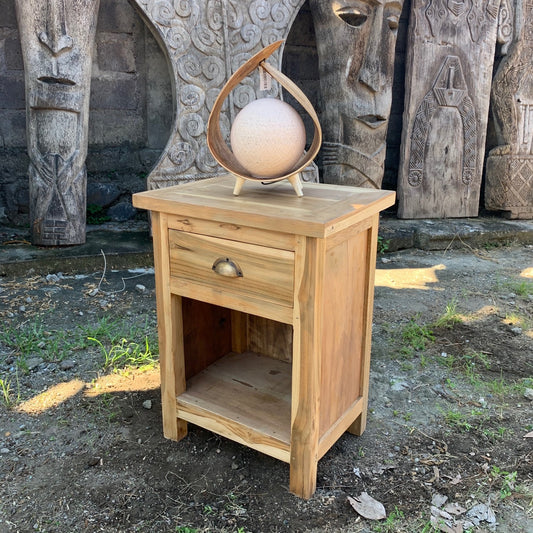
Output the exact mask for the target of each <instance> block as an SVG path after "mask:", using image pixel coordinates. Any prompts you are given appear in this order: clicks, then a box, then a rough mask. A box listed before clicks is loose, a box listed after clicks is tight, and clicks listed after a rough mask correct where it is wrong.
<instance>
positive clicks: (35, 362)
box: [26, 357, 43, 370]
mask: <svg viewBox="0 0 533 533" xmlns="http://www.w3.org/2000/svg"><path fill="white" fill-rule="evenodd" d="M42 362H43V360H42V359H41V358H40V357H31V358H30V359H28V360H27V361H26V365H27V366H28V370H34V369H35V368H37V367H38V366H39V365H40V364H41V363H42Z"/></svg>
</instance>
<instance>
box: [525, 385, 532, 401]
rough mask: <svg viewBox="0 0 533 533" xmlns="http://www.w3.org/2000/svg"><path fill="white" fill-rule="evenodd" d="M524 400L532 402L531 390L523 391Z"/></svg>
mask: <svg viewBox="0 0 533 533" xmlns="http://www.w3.org/2000/svg"><path fill="white" fill-rule="evenodd" d="M524 398H527V399H528V400H531V401H533V389H530V388H527V389H526V390H525V391H524Z"/></svg>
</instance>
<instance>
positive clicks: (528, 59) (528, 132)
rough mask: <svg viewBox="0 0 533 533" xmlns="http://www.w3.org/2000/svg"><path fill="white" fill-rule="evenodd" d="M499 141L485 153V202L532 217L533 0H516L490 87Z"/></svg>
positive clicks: (518, 215)
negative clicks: (511, 29) (511, 32)
mask: <svg viewBox="0 0 533 533" xmlns="http://www.w3.org/2000/svg"><path fill="white" fill-rule="evenodd" d="M492 111H493V116H494V122H495V129H496V135H497V141H498V146H497V147H496V148H494V149H493V150H491V151H490V153H489V157H488V159H487V171H486V184H485V206H486V207H487V209H492V210H502V211H506V212H507V214H508V215H509V217H510V218H528V219H531V218H533V0H517V2H516V15H515V38H514V40H513V42H512V44H511V46H510V49H509V53H508V55H507V56H506V57H505V58H504V59H503V60H502V62H501V64H500V66H499V68H498V71H497V72H496V75H495V76H494V82H493V88H492Z"/></svg>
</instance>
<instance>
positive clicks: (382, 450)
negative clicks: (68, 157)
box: [0, 246, 533, 533]
mask: <svg viewBox="0 0 533 533" xmlns="http://www.w3.org/2000/svg"><path fill="white" fill-rule="evenodd" d="M50 274H51V275H48V276H32V275H29V276H26V277H21V278H16V279H6V278H3V279H0V323H1V324H2V326H1V330H0V400H1V404H0V476H1V477H0V480H1V482H0V531H1V532H6V533H7V532H16V531H20V532H29V531H43V532H44V531H49V532H52V531H53V532H61V533H72V532H78V531H79V532H97V531H104V532H133V531H140V532H154V531H157V532H181V533H193V532H204V531H209V532H232V533H233V532H234V533H237V532H239V533H244V532H254V533H262V532H278V531H279V532H282V531H290V532H300V531H302V532H303V531H310V532H327V531H329V532H390V533H392V532H430V531H451V532H462V531H465V532H466V531H470V532H484V531H498V532H508V533H519V532H528V533H530V532H532V531H533V438H532V431H533V416H532V415H533V247H531V246H507V247H503V248H494V249H490V250H472V249H464V250H447V251H438V252H425V251H419V250H410V251H403V252H396V253H393V254H383V255H380V256H379V257H378V263H377V275H376V294H375V310H374V327H373V347H372V367H371V383H370V403H369V418H368V425H367V430H366V432H365V433H364V435H363V436H361V437H355V436H352V435H348V434H346V435H344V436H343V437H342V438H341V439H340V440H339V441H338V442H337V443H336V444H335V445H334V446H333V447H332V449H331V450H330V451H329V452H328V453H327V454H326V455H325V456H324V457H323V458H322V459H321V460H320V462H319V468H318V480H317V487H318V488H317V491H316V493H315V495H314V496H313V497H312V498H311V499H310V500H308V501H305V500H302V499H299V498H297V497H295V496H293V495H292V494H291V493H290V492H289V490H288V483H289V468H288V465H286V464H284V463H281V462H279V461H277V460H275V459H272V458H270V457H267V456H265V455H262V454H261V453H259V452H255V451H253V450H250V449H247V448H246V447H244V446H241V445H239V444H236V443H234V442H231V441H229V440H226V439H224V438H221V437H219V436H217V435H214V434H212V433H209V432H207V431H205V430H203V429H200V428H198V427H195V426H193V425H190V430H189V435H188V436H187V437H186V438H185V439H184V440H183V441H181V442H179V443H176V442H171V441H168V440H165V439H164V438H163V436H162V433H161V413H160V399H159V390H158V368H157V363H155V364H151V365H147V367H146V368H137V369H128V370H119V369H118V367H119V366H120V362H119V361H111V359H112V358H113V356H114V355H116V354H118V353H119V352H118V350H116V351H115V349H113V348H112V346H113V345H116V343H117V342H118V343H119V344H120V339H122V338H125V339H127V341H126V346H130V352H134V351H135V349H134V347H136V346H141V347H142V346H145V344H146V343H145V337H147V338H148V340H149V344H150V346H151V348H152V350H154V351H155V349H156V347H155V343H156V341H155V335H156V333H155V328H156V318H155V294H154V279H153V273H152V272H151V270H150V269H145V270H142V269H141V270H136V271H120V272H106V273H105V276H103V273H102V272H101V271H100V272H93V273H90V274H88V275H74V274H70V275H66V274H65V275H61V274H59V273H50ZM439 319H440V320H439ZM89 336H91V337H94V338H97V339H98V340H99V341H100V342H101V343H102V346H100V345H99V344H98V343H97V342H96V341H91V340H88V338H87V337H89ZM112 341H114V343H115V344H111V343H112ZM132 343H134V344H132ZM122 346H124V344H122ZM105 354H107V364H108V366H107V368H104V367H105V366H106V358H105ZM364 492H366V493H367V494H368V495H370V496H371V497H372V498H374V499H375V500H377V501H379V502H381V503H382V504H383V505H384V507H385V510H386V514H387V518H386V519H384V520H379V521H377V520H371V519H368V518H364V517H362V516H361V515H360V514H359V513H358V512H356V510H355V509H354V508H353V507H352V506H351V504H350V502H349V500H348V497H352V498H356V497H358V496H360V495H361V494H362V493H364Z"/></svg>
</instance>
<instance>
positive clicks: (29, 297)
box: [26, 296, 33, 304]
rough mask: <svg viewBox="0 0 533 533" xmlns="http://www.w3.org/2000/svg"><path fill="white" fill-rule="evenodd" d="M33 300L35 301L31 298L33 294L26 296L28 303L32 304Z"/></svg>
mask: <svg viewBox="0 0 533 533" xmlns="http://www.w3.org/2000/svg"><path fill="white" fill-rule="evenodd" d="M32 301H33V300H32V299H31V296H28V297H27V298H26V303H27V304H31V303H32Z"/></svg>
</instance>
